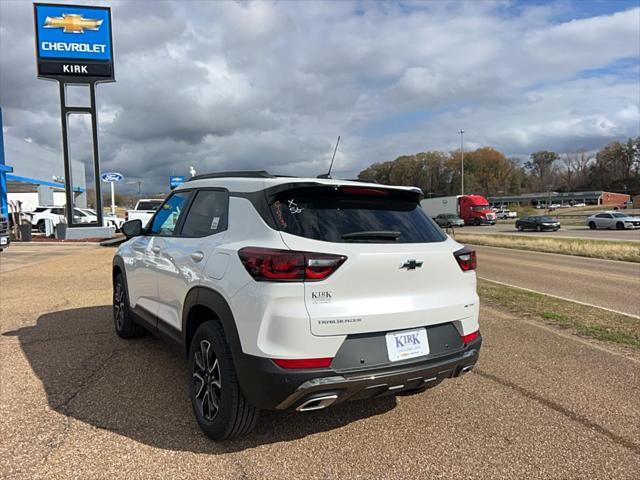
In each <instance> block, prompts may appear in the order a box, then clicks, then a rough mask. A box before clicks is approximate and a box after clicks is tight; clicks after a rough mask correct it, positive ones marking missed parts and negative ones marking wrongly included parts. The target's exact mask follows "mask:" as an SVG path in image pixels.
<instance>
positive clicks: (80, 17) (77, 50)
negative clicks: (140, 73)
mask: <svg viewBox="0 0 640 480" xmlns="http://www.w3.org/2000/svg"><path fill="white" fill-rule="evenodd" d="M33 7H34V19H35V27H36V56H37V63H38V76H39V77H41V78H59V77H62V76H65V77H66V76H68V77H74V79H77V80H78V81H84V82H87V81H89V80H96V81H109V80H114V74H113V51H112V47H111V46H112V42H111V9H110V8H109V7H89V6H80V5H62V4H44V3H35V4H34V5H33Z"/></svg>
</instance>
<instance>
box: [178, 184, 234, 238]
mask: <svg viewBox="0 0 640 480" xmlns="http://www.w3.org/2000/svg"><path fill="white" fill-rule="evenodd" d="M227 198H228V197H227V192H223V191H219V190H200V191H199V192H198V193H196V197H195V198H194V199H193V203H192V204H191V207H190V208H189V211H188V212H187V217H186V218H185V220H184V225H183V226H182V232H180V233H181V235H184V236H186V237H206V236H208V235H213V234H215V233H219V232H222V231H224V230H226V229H227V202H228V200H227Z"/></svg>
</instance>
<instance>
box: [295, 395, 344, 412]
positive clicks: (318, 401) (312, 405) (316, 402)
mask: <svg viewBox="0 0 640 480" xmlns="http://www.w3.org/2000/svg"><path fill="white" fill-rule="evenodd" d="M337 399H338V395H324V396H322V397H313V398H310V399H309V400H307V401H305V402H304V403H303V404H301V405H300V406H299V407H298V408H296V410H297V411H298V412H311V411H313V410H322V409H323V408H327V407H328V406H329V405H331V404H332V403H333V402H335V401H336V400H337Z"/></svg>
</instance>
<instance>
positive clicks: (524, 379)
mask: <svg viewBox="0 0 640 480" xmlns="http://www.w3.org/2000/svg"><path fill="white" fill-rule="evenodd" d="M54 248H55V247H52V249H51V252H52V254H51V256H50V258H48V259H47V260H43V258H39V259H38V262H37V263H34V264H32V265H29V264H26V263H25V264H23V265H22V266H21V267H19V268H14V269H12V270H11V271H8V272H4V273H0V298H2V301H1V302H0V319H2V320H1V323H0V377H1V378H2V382H1V385H0V396H1V399H2V401H1V402H0V418H2V419H3V425H2V442H0V478H15V479H21V478H24V479H32V478H114V479H115V478H184V479H188V478H195V479H201V478H202V477H203V472H215V476H216V478H221V479H223V478H225V479H226V478H232V479H236V478H245V479H263V478H279V479H280V478H281V479H289V478H292V479H298V478H308V479H315V478H323V479H338V478H354V479H355V478H385V479H409V478H411V479H414V478H415V479H422V478H487V479H496V478H567V479H569V478H590V479H600V478H602V479H610V478H616V479H635V478H637V473H638V471H639V470H640V430H639V429H638V428H637V426H638V425H640V401H639V400H638V399H639V398H640V357H639V356H638V355H636V354H632V353H625V354H621V352H620V351H618V350H616V349H615V348H613V347H612V348H608V347H607V346H606V345H602V344H594V343H591V342H589V341H586V340H584V339H580V338H577V337H573V336H571V335H569V334H567V333H565V332H562V331H559V330H556V329H553V328H550V327H547V326H544V325H541V324H537V323H535V322H532V321H528V320H526V319H522V318H518V317H516V316H512V315H509V314H507V313H504V312H501V311H499V310H493V309H489V308H487V307H482V308H481V324H482V332H483V336H484V344H483V350H482V352H481V358H480V361H479V364H478V366H477V368H476V369H475V370H474V371H473V372H472V373H469V374H468V375H466V376H464V377H462V378H459V379H453V380H448V381H446V382H444V383H443V384H442V385H440V386H439V387H438V388H436V389H433V390H430V391H427V392H425V393H423V394H419V395H415V396H410V397H398V398H393V397H386V398H380V399H378V400H375V401H371V402H353V403H346V404H343V405H337V406H335V407H333V408H331V409H328V410H324V411H319V412H310V413H306V414H300V413H274V412H264V413H263V415H262V417H261V419H260V420H259V423H258V425H257V427H256V430H255V432H254V433H253V434H251V435H249V436H248V437H246V438H243V439H239V440H234V441H230V442H226V443H216V442H212V441H210V440H208V439H207V438H206V437H205V436H204V435H203V434H202V433H200V431H199V429H198V427H197V425H196V423H195V421H194V419H193V416H192V413H191V405H190V402H189V399H188V397H187V393H186V377H187V373H186V368H185V365H184V360H183V359H182V357H181V356H180V355H179V354H177V353H173V351H172V350H171V349H170V348H168V347H167V345H166V344H165V343H163V342H161V341H159V340H156V339H154V338H152V337H145V338H141V339H138V340H133V341H127V340H122V339H120V338H119V337H117V336H116V335H115V333H114V331H113V320H112V313H111V282H110V268H111V258H112V256H113V249H109V248H101V247H86V248H84V249H82V250H78V251H77V252H73V253H71V254H67V253H68V252H62V251H60V250H54ZM16 253H18V252H17V250H16V251H14V254H16ZM486 255H487V252H486V251H485V250H482V251H481V252H480V258H481V268H483V269H484V270H485V273H487V272H486V267H487V265H488V264H489V261H488V259H487V257H486ZM517 261H522V259H521V258H519V259H518V260H517ZM554 263H555V258H554V262H550V267H553V264H554ZM79 266H80V268H79ZM511 266H513V265H511ZM622 276H623V278H627V277H626V275H625V274H624V273H623V274H622ZM205 476H206V474H205Z"/></svg>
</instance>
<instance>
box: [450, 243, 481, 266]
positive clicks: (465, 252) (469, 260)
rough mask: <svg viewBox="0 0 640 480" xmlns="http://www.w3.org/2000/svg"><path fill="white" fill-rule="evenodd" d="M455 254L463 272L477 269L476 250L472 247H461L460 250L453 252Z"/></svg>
mask: <svg viewBox="0 0 640 480" xmlns="http://www.w3.org/2000/svg"><path fill="white" fill-rule="evenodd" d="M453 256H454V257H456V260H457V262H458V265H460V268H461V269H462V271H463V272H467V271H469V270H475V269H476V266H477V265H478V262H477V260H476V251H475V250H472V249H471V248H468V247H464V248H461V249H460V250H457V251H455V252H453Z"/></svg>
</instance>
